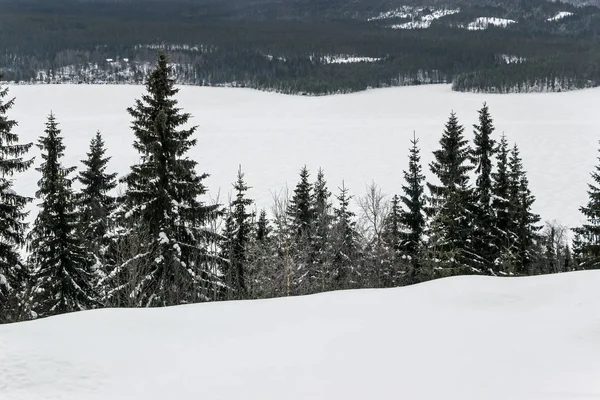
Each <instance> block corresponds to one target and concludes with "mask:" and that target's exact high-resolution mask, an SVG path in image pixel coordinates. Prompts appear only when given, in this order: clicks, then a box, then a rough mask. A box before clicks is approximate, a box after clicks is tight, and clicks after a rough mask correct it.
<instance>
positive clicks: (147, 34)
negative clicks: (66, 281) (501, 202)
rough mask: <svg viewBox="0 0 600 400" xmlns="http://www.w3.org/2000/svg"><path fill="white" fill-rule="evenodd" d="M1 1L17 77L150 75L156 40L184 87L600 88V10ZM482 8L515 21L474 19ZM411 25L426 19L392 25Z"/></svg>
mask: <svg viewBox="0 0 600 400" xmlns="http://www.w3.org/2000/svg"><path fill="white" fill-rule="evenodd" d="M407 4H410V5H407ZM0 7H1V8H2V10H3V12H2V14H0V43H2V46H1V47H0V71H1V72H2V73H3V75H4V79H5V80H8V81H13V82H18V83H140V84H141V83H143V81H144V77H145V76H146V74H147V72H148V69H149V68H150V66H151V65H152V63H153V61H154V59H155V58H156V51H157V49H158V48H167V49H168V50H169V52H170V54H171V61H172V64H173V65H172V66H173V68H174V71H175V78H176V82H177V83H178V84H191V85H231V86H242V87H251V88H256V89H262V90H275V91H278V92H282V93H290V94H298V93H304V94H316V95H320V94H330V93H343V92H352V91H358V90H364V89H367V88H370V87H373V88H375V87H387V86H400V85H415V84H428V83H452V84H453V88H454V89H455V90H459V91H478V92H500V93H505V92H524V91H527V92H531V91H563V90H571V89H578V88H585V87H592V86H597V85H598V84H600V69H599V68H598V65H599V63H598V61H600V50H599V49H600V46H598V44H599V33H600V9H598V8H596V7H595V6H574V5H570V4H565V3H552V2H547V1H542V0H528V1H508V2H494V1H487V2H478V3H475V2H470V1H455V2H447V3H443V4H440V3H439V2H432V3H431V4H429V5H428V4H425V3H422V2H416V1H415V2H403V1H400V0H398V1H393V0H389V1H384V2H373V1H369V0H360V1H356V2H351V3H348V2H335V1H333V2H322V1H308V0H306V1H300V0H297V1H296V0H294V1H291V0H290V1H286V2H275V1H270V0H264V1H263V2H258V3H257V2H246V1H243V0H238V1H228V2H215V1H209V0H202V1H200V0H199V1H184V0H177V1H170V2H166V1H160V0H145V1H142V0H128V1H117V2H109V1H101V0H100V1H81V0H61V1H53V2H51V3H48V2H41V1H40V0H26V1H20V2H14V1H9V0H0ZM390 10H391V11H390ZM560 13H563V14H560ZM557 15H560V18H557V17H556V16H557ZM482 17H486V18H497V19H501V20H502V21H507V22H506V23H505V26H494V25H490V26H487V25H484V26H481V25H480V24H479V25H478V24H475V25H473V26H471V25H472V24H473V23H474V22H473V21H477V20H478V18H482ZM411 23H412V24H416V25H419V24H421V25H419V26H422V27H423V29H393V27H394V26H395V27H398V26H403V25H405V24H411ZM422 24H425V25H422ZM484 28H485V29H484Z"/></svg>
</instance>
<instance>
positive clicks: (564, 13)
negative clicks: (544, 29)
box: [546, 11, 573, 21]
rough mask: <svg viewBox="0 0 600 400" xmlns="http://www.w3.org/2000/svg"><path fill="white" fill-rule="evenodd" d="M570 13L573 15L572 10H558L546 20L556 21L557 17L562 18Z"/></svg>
mask: <svg viewBox="0 0 600 400" xmlns="http://www.w3.org/2000/svg"><path fill="white" fill-rule="evenodd" d="M571 15H573V13H572V12H569V11H560V12H559V13H558V14H556V15H555V16H554V17H550V18H548V19H547V20H546V21H558V20H559V19H563V18H565V17H570V16H571Z"/></svg>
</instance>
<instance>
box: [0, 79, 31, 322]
mask: <svg viewBox="0 0 600 400" xmlns="http://www.w3.org/2000/svg"><path fill="white" fill-rule="evenodd" d="M1 78H2V76H0V80H1ZM7 95H8V88H1V87H0V323H3V322H10V321H14V320H15V318H17V317H18V314H19V313H20V310H19V303H20V302H21V301H22V299H21V298H20V297H21V294H22V293H23V290H24V289H25V286H26V284H27V280H28V273H27V268H26V267H25V266H24V264H23V261H22V260H21V257H20V255H19V247H20V246H22V245H23V244H24V243H25V230H26V229H27V224H26V223H25V222H24V219H25V217H26V216H27V212H26V211H25V210H24V208H25V206H26V205H27V203H28V202H30V201H31V199H29V198H27V197H25V196H21V195H19V194H17V193H16V192H15V191H14V190H13V176H14V174H15V173H19V172H23V171H25V170H27V169H28V168H29V167H30V166H31V164H32V163H33V159H28V160H25V159H24V158H23V157H24V156H25V155H26V154H27V152H28V151H29V149H30V148H31V146H32V145H33V143H27V144H19V143H18V140H19V137H18V135H17V134H15V133H13V132H12V129H13V128H14V127H15V126H17V122H16V121H15V120H12V119H9V118H8V116H7V115H6V114H7V112H8V111H9V110H10V109H11V108H12V107H13V105H14V103H15V99H14V98H13V99H8V100H3V99H4V98H5V97H6V96H7Z"/></svg>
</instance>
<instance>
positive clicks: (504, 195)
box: [490, 134, 514, 272]
mask: <svg viewBox="0 0 600 400" xmlns="http://www.w3.org/2000/svg"><path fill="white" fill-rule="evenodd" d="M509 152H510V150H509V148H508V141H507V140H506V136H505V135H504V134H503V135H502V137H501V138H500V144H499V146H498V152H497V159H498V163H497V165H496V172H494V173H493V174H492V194H493V200H492V209H493V216H494V222H493V224H491V226H490V228H492V229H493V234H494V246H495V248H496V250H497V257H499V258H500V260H499V261H500V262H499V263H498V265H497V268H498V271H499V272H507V271H505V270H504V269H505V267H506V266H507V265H506V262H505V263H503V262H502V260H507V259H510V258H511V254H512V253H511V252H512V245H513V243H514V233H513V232H511V229H512V228H513V224H512V216H511V213H510V210H511V203H510V197H509V170H508V155H509Z"/></svg>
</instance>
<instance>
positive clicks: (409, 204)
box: [400, 136, 425, 259]
mask: <svg viewBox="0 0 600 400" xmlns="http://www.w3.org/2000/svg"><path fill="white" fill-rule="evenodd" d="M411 144H412V147H411V148H410V153H409V157H408V171H404V181H405V182H406V183H405V185H403V186H402V191H403V192H404V196H402V197H401V198H400V199H401V200H402V203H403V204H404V210H403V211H402V212H401V214H400V215H401V217H400V223H401V225H402V226H403V227H404V228H405V229H407V232H406V234H405V235H403V236H404V240H403V241H402V247H403V248H404V250H405V251H406V253H407V254H408V255H409V256H410V257H411V258H413V259H414V258H416V255H417V251H418V249H419V247H420V245H421V240H422V238H423V232H424V230H425V216H424V209H425V198H424V191H425V189H424V185H423V181H424V180H425V176H424V175H423V173H422V168H421V156H420V155H419V147H418V146H417V144H418V139H417V138H416V137H414V136H413V139H412V140H411Z"/></svg>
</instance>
